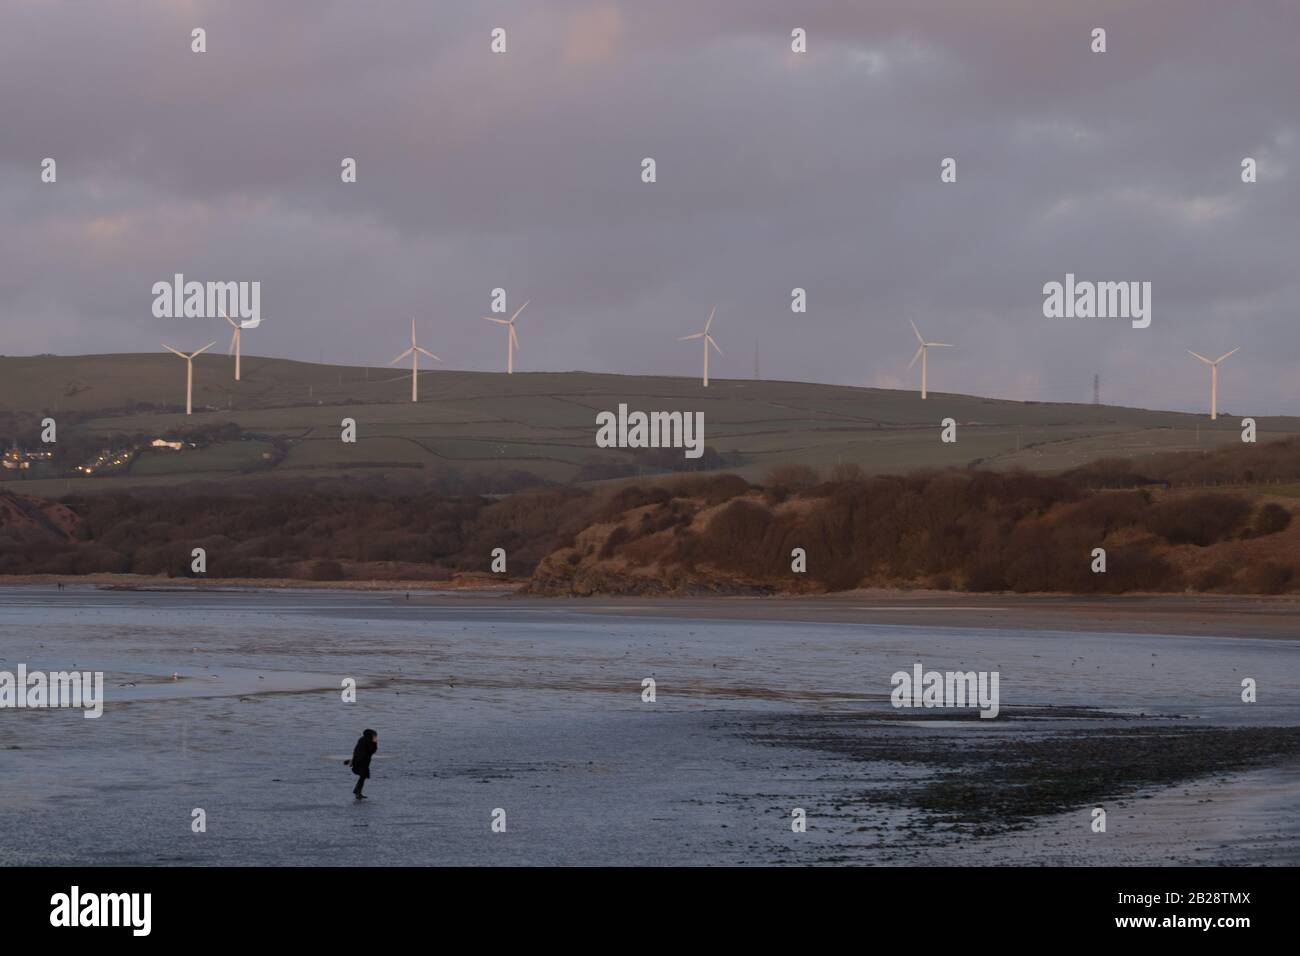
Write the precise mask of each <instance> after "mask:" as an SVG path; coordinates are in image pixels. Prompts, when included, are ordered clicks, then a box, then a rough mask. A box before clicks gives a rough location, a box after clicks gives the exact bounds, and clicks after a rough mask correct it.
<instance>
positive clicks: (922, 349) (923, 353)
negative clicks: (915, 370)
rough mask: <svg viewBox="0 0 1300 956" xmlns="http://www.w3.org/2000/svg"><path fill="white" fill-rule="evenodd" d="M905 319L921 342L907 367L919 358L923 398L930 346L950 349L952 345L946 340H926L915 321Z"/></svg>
mask: <svg viewBox="0 0 1300 956" xmlns="http://www.w3.org/2000/svg"><path fill="white" fill-rule="evenodd" d="M907 321H908V322H909V323H910V324H911V326H912V331H913V332H915V333H916V341H918V342H920V343H921V344H920V345H919V346H918V347H917V350H916V354H915V355H913V356H912V361H910V362H908V363H907V367H908V368H911V367H912V366H913V365H915V364H916V360H917V359H920V360H921V398H922V399H924V398H925V376H926V367H927V366H928V365H929V364H930V363H929V357H930V349H932V348H935V349H950V348H952V346H951V345H949V344H948V343H947V342H927V341H926V340H925V339H923V338H922V337H921V330H920V329H918V328H917V327H916V323H915V322H912V320H911V319H908V320H907Z"/></svg>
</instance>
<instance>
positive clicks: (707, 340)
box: [677, 305, 722, 388]
mask: <svg viewBox="0 0 1300 956" xmlns="http://www.w3.org/2000/svg"><path fill="white" fill-rule="evenodd" d="M717 311H718V307H717V306H716V305H715V306H714V307H713V308H712V309H710V310H709V320H708V321H707V322H705V323H704V331H703V332H696V333H695V334H694V335H682V336H679V337H678V339H677V341H678V342H689V341H690V340H691V339H703V340H704V387H705V388H708V387H709V346H710V345H712V346H713V349H714V351H715V352H717V353H718V354H719V355H721V354H722V349H720V348H718V343H717V342H715V341H713V336H712V335H710V334H709V326H710V325H712V324H713V313H714V312H717Z"/></svg>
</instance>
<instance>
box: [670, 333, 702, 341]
mask: <svg viewBox="0 0 1300 956" xmlns="http://www.w3.org/2000/svg"><path fill="white" fill-rule="evenodd" d="M702 338H704V333H703V332H696V333H695V334H694V335H679V336H678V337H677V341H678V342H687V341H689V340H691V339H702Z"/></svg>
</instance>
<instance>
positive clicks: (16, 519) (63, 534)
mask: <svg viewBox="0 0 1300 956" xmlns="http://www.w3.org/2000/svg"><path fill="white" fill-rule="evenodd" d="M79 521H80V519H79V518H78V517H77V516H76V514H74V513H73V512H72V510H71V509H69V508H67V507H65V506H64V505H61V504H59V503H58V502H56V501H46V500H44V499H41V498H33V497H31V496H30V495H20V494H17V493H15V492H12V491H0V536H4V537H7V538H9V539H10V540H12V541H16V542H18V543H20V544H37V543H40V542H57V543H61V542H65V541H69V540H71V538H72V534H73V532H74V531H75V530H76V528H77V524H78V523H79Z"/></svg>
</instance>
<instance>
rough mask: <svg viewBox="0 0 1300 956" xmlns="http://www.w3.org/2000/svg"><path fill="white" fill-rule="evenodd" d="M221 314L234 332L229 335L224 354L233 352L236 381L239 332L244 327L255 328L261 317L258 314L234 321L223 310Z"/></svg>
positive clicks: (259, 323) (237, 375) (260, 321)
mask: <svg viewBox="0 0 1300 956" xmlns="http://www.w3.org/2000/svg"><path fill="white" fill-rule="evenodd" d="M221 315H222V318H224V319H225V320H226V321H227V322H229V323H230V327H231V328H232V329H234V330H235V334H234V335H232V336H231V337H230V348H228V349H226V354H227V355H229V354H230V353H232V352H233V353H234V354H235V381H236V382H238V381H239V340H240V333H242V332H243V331H244V329H255V328H257V327H258V326H259V325H261V324H262V319H261V317H260V316H259V317H258V318H256V319H241V320H240V321H239V322H236V321H235V320H234V319H232V318H231V317H230V316H228V315H226V314H225V313H224V312H223V313H221Z"/></svg>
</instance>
